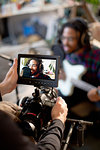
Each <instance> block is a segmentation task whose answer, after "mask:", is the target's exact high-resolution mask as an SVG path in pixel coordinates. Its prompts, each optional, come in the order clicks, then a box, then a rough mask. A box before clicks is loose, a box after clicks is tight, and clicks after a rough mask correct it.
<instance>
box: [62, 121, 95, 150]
mask: <svg viewBox="0 0 100 150" xmlns="http://www.w3.org/2000/svg"><path fill="white" fill-rule="evenodd" d="M67 121H68V122H71V127H70V129H69V132H68V135H67V138H66V140H65V142H64V143H65V145H64V148H63V150H67V147H68V144H69V141H70V138H71V135H72V132H73V129H74V127H75V125H76V124H77V127H76V128H77V145H78V146H83V145H84V130H85V129H86V125H93V122H89V121H84V120H77V119H70V118H67Z"/></svg>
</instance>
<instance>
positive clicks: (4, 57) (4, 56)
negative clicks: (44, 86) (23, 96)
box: [0, 54, 19, 104]
mask: <svg viewBox="0 0 100 150" xmlns="http://www.w3.org/2000/svg"><path fill="white" fill-rule="evenodd" d="M0 57H1V58H3V59H6V60H9V61H10V62H11V64H13V61H14V60H13V59H12V58H10V57H9V56H7V55H4V54H0ZM15 90H16V97H17V104H18V102H19V95H18V87H16V89H15Z"/></svg>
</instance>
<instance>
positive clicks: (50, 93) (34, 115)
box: [19, 87, 57, 141]
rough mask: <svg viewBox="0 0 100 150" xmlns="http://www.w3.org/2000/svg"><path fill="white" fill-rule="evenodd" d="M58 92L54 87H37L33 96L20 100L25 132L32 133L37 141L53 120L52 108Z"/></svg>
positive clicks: (21, 117)
mask: <svg viewBox="0 0 100 150" xmlns="http://www.w3.org/2000/svg"><path fill="white" fill-rule="evenodd" d="M56 98H57V93H56V91H55V89H53V88H44V87H40V88H39V87H36V88H35V90H34V92H33V93H32V97H24V98H23V99H22V100H20V101H19V105H20V106H21V107H22V111H21V114H20V119H21V120H22V129H23V131H24V134H26V135H31V136H33V137H34V139H35V140H36V141H37V140H38V138H39V137H40V135H41V133H42V132H43V131H44V130H46V128H47V126H48V122H49V121H50V120H51V108H52V106H53V105H54V104H55V102H56Z"/></svg>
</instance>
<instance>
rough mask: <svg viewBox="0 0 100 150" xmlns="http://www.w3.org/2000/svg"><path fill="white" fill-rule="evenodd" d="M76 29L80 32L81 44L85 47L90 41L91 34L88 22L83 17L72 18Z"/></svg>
mask: <svg viewBox="0 0 100 150" xmlns="http://www.w3.org/2000/svg"><path fill="white" fill-rule="evenodd" d="M72 22H73V25H74V26H75V28H74V29H76V30H77V31H79V32H80V39H79V46H80V47H83V46H85V45H88V44H89V43H90V36H89V31H88V23H87V21H86V20H84V19H83V18H75V19H73V20H72Z"/></svg>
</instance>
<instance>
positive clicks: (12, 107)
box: [0, 101, 22, 122]
mask: <svg viewBox="0 0 100 150" xmlns="http://www.w3.org/2000/svg"><path fill="white" fill-rule="evenodd" d="M0 110H2V111H4V112H5V113H7V114H8V115H9V116H10V117H11V118H12V119H13V120H14V121H16V122H19V121H20V119H19V118H18V117H19V115H20V113H21V110H22V108H21V107H19V106H17V105H16V104H14V103H12V102H8V101H2V102H0Z"/></svg>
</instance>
